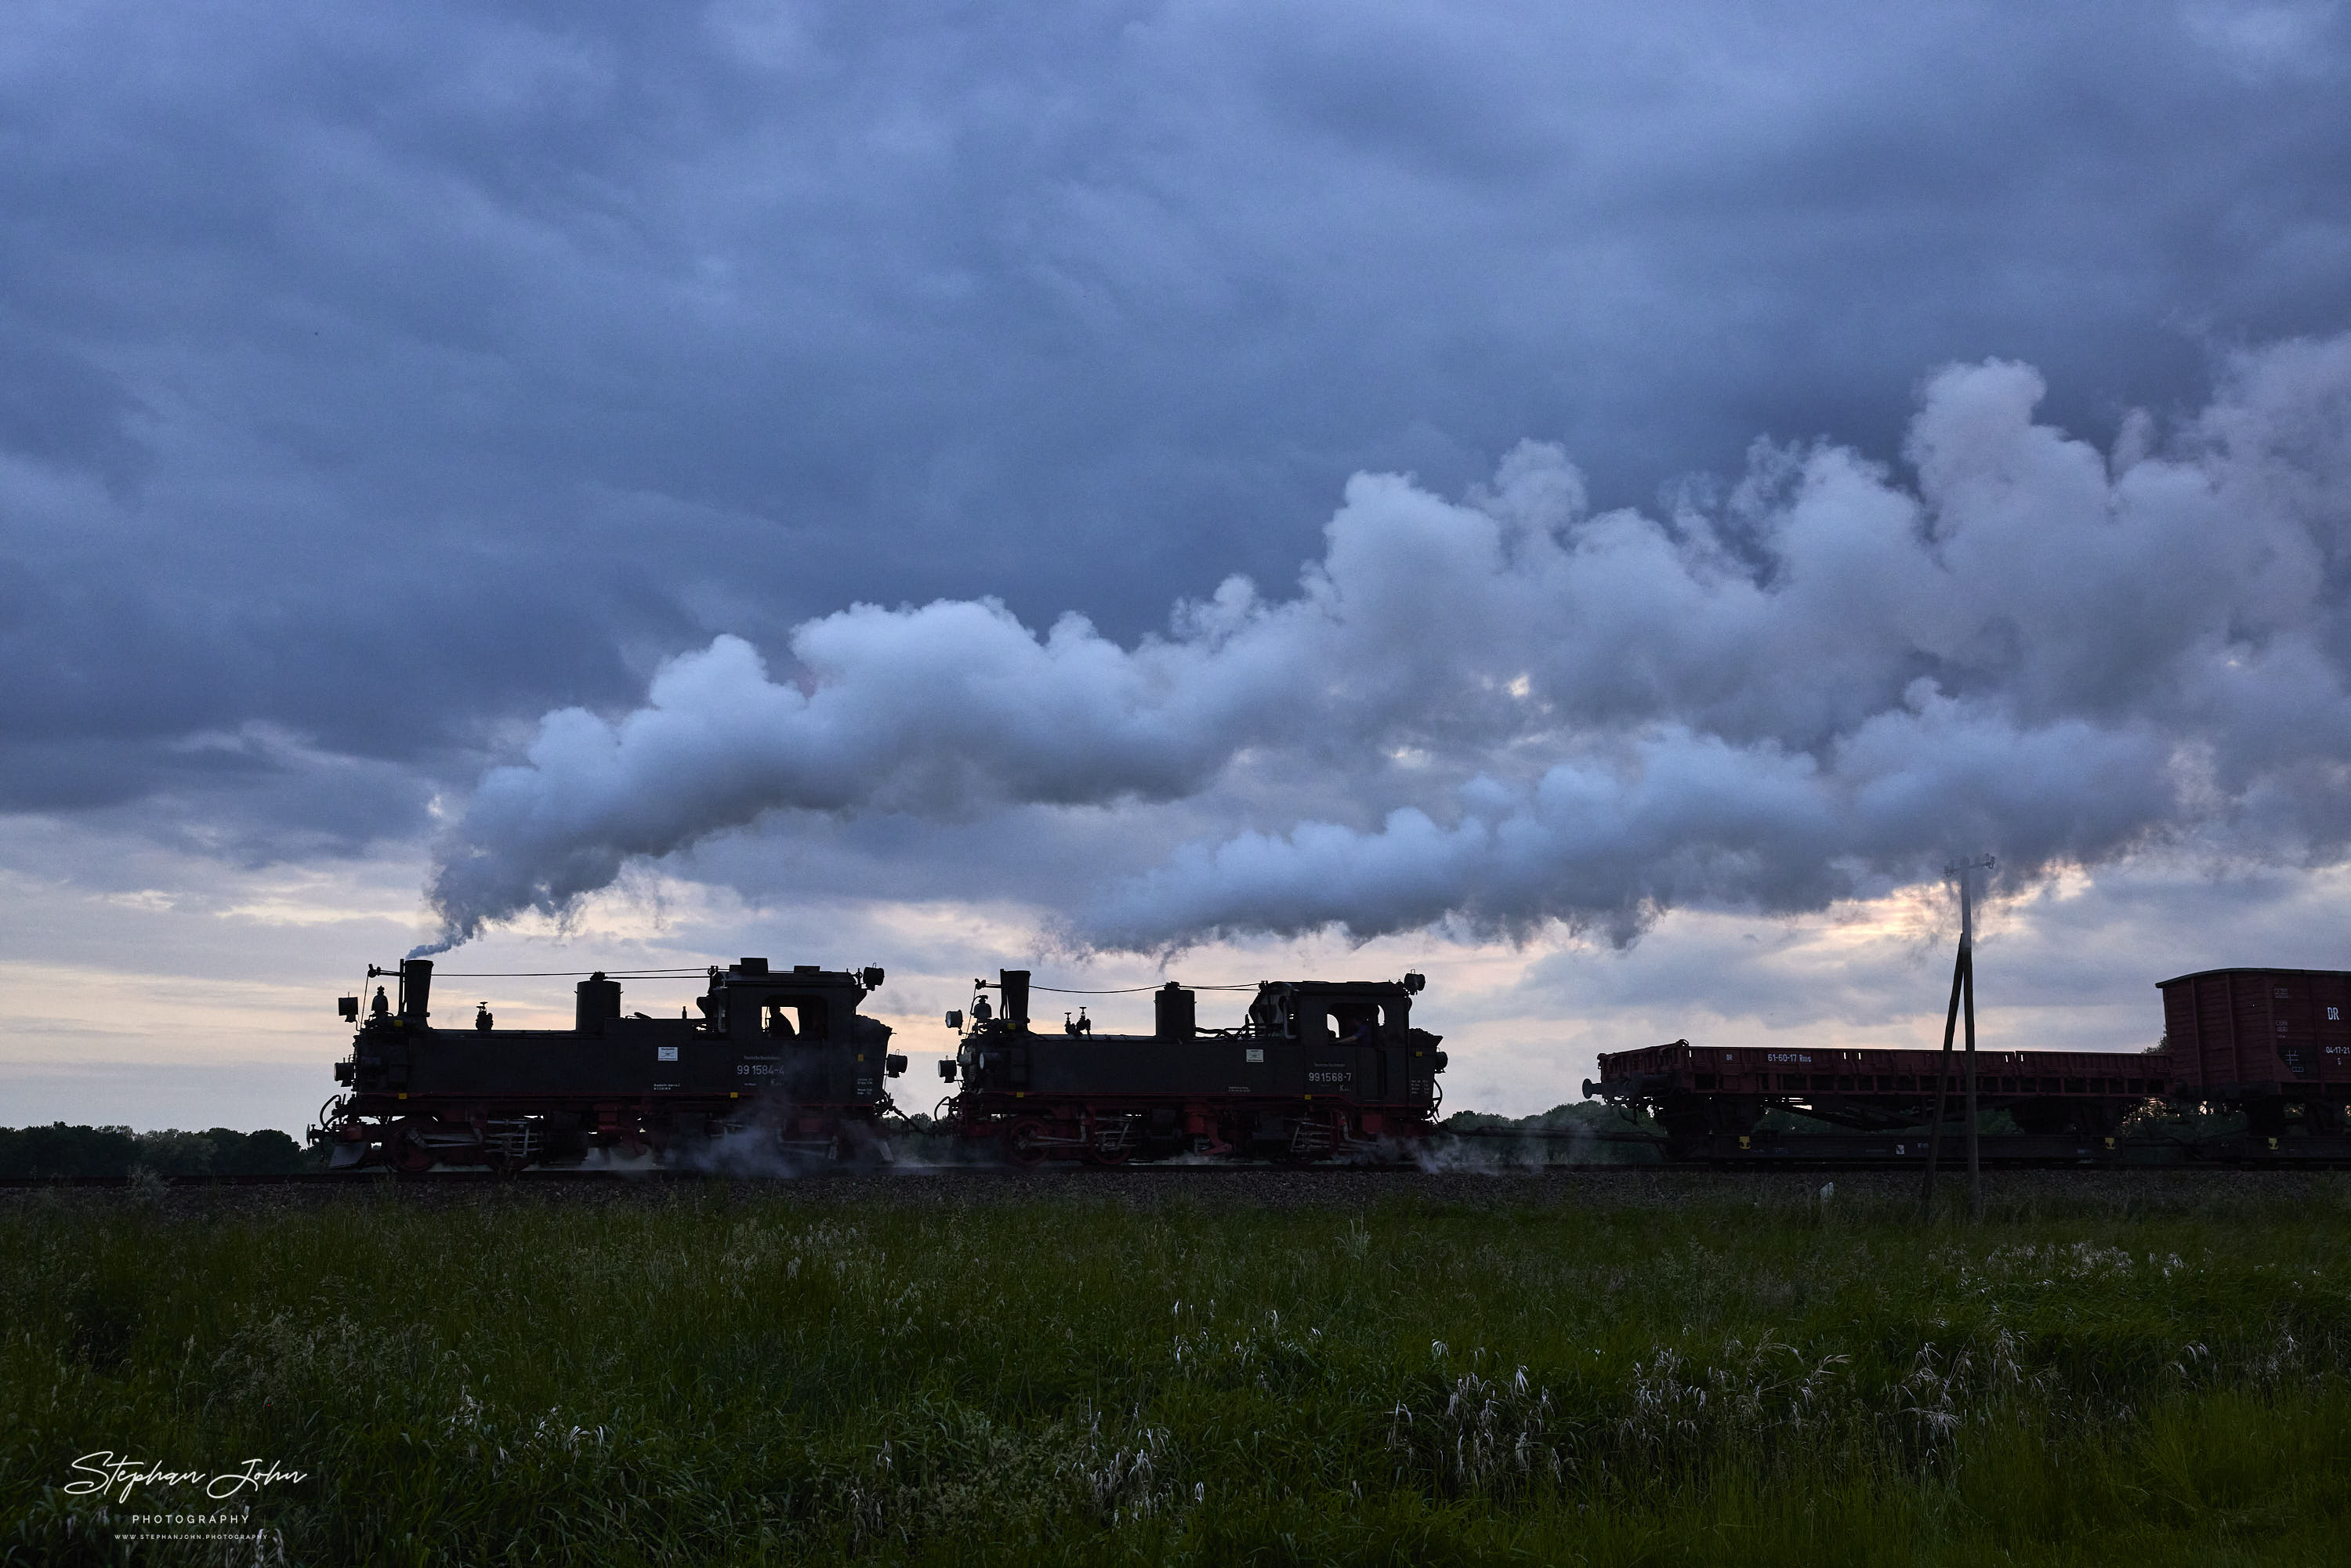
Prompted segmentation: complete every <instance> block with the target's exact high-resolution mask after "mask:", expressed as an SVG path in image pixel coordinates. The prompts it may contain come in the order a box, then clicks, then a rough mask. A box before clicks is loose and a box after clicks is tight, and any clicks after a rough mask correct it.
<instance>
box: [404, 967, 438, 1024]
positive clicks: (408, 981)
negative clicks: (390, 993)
mask: <svg viewBox="0 0 2351 1568" xmlns="http://www.w3.org/2000/svg"><path fill="white" fill-rule="evenodd" d="M432 1002H433V960H432V959H430V958H402V960H401V961H400V1016H401V1017H402V1019H405V1020H406V1021H408V1022H409V1023H412V1024H414V1025H415V1026H416V1027H417V1028H419V1029H422V1028H423V1027H424V1019H425V1016H426V1014H427V1012H428V1011H429V1010H430V1009H431V1007H432Z"/></svg>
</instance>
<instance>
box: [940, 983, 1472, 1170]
mask: <svg viewBox="0 0 2351 1568" xmlns="http://www.w3.org/2000/svg"><path fill="white" fill-rule="evenodd" d="M1424 983H1425V982H1424V981H1423V980H1422V978H1421V977H1420V976H1418V975H1406V976H1405V977H1404V978H1403V979H1402V980H1401V981H1320V980H1300V981H1279V982H1269V983H1267V984H1264V985H1260V986H1259V988H1258V989H1257V997H1256V999H1255V1000H1254V1001H1252V1002H1251V1003H1250V1004H1249V1012H1248V1015H1247V1016H1246V1017H1245V1018H1244V1019H1242V1021H1241V1023H1240V1024H1239V1026H1238V1027H1237V1028H1233V1029H1202V1028H1200V1027H1199V1024H1198V1022H1197V1020H1196V1016H1195V1014H1196V1006H1195V1004H1196V997H1195V994H1194V993H1193V992H1191V991H1189V990H1186V989H1185V988H1183V987H1181V986H1179V985H1177V984H1175V982H1174V981H1172V980H1171V981H1169V982H1168V983H1167V984H1166V985H1165V986H1164V987H1162V988H1160V989H1159V990H1158V991H1157V992H1156V993H1155V996H1154V1002H1155V1009H1156V1019H1155V1025H1156V1027H1155V1029H1154V1030H1153V1031H1152V1032H1151V1033H1149V1034H1123V1035H1097V1034H1095V1033H1094V1032H1093V1030H1092V1025H1091V1024H1090V1023H1089V1022H1088V1021H1087V1020H1086V1019H1084V1018H1083V1017H1082V1016H1081V1017H1080V1018H1079V1019H1076V1020H1074V1021H1069V1022H1065V1023H1064V1024H1063V1025H1062V1026H1061V1030H1060V1031H1059V1032H1058V1033H1057V1032H1053V1031H1051V1030H1041V1031H1040V1030H1034V1029H1031V1028H1030V1027H1029V972H1028V971H1027V970H1025V969H1004V970H1000V971H998V977H997V980H996V982H995V984H994V986H993V987H992V988H993V989H994V990H995V991H996V993H997V996H998V998H999V1001H1000V1004H1001V1005H1000V1007H999V1008H995V1009H991V1008H990V1006H989V1004H988V1000H987V995H986V994H985V993H986V992H987V990H988V989H991V987H990V986H989V985H988V984H987V982H984V981H974V982H973V985H974V987H975V988H976V989H977V991H979V992H980V993H981V994H980V995H978V996H977V998H976V999H975V1000H974V1001H973V1002H972V1005H971V1021H970V1023H969V1025H968V1026H966V1025H965V1022H964V1019H963V1018H962V1016H961V1015H960V1014H958V1013H950V1014H948V1015H947V1027H949V1028H950V1029H957V1030H962V1031H963V1033H962V1038H961V1040H960V1041H959V1043H958V1045H957V1047H956V1055H955V1060H953V1061H942V1062H940V1063H939V1073H940V1076H942V1077H944V1078H946V1079H947V1080H949V1081H951V1082H953V1081H956V1079H958V1078H960V1080H961V1089H960V1091H959V1092H957V1093H956V1095H955V1096H954V1097H952V1098H951V1099H949V1100H948V1101H946V1103H944V1105H943V1106H942V1107H941V1111H942V1117H941V1119H942V1120H943V1121H945V1122H947V1123H948V1124H952V1125H953V1126H954V1127H955V1128H956V1131H957V1132H959V1133H960V1134H963V1135H964V1136H965V1137H967V1138H972V1139H983V1140H990V1141H995V1142H997V1143H998V1145H1000V1147H1001V1148H1002V1149H1003V1151H1004V1152H1005V1153H1006V1154H1008V1155H1010V1157H1011V1158H1012V1159H1014V1160H1016V1161H1018V1162H1019V1163H1021V1164H1023V1165H1035V1164H1038V1163H1040V1161H1044V1160H1048V1159H1077V1160H1083V1161H1086V1162H1088V1163H1091V1164H1094V1165H1117V1164H1120V1163H1123V1162H1124V1161H1126V1160H1130V1159H1164V1158H1166V1157H1168V1156H1169V1155H1183V1154H1195V1155H1221V1156H1249V1157H1258V1158H1272V1159H1276V1160H1280V1161H1285V1162H1301V1163H1302V1162H1305V1161H1310V1160H1317V1159H1322V1158H1326V1157H1329V1156H1332V1155H1379V1154H1386V1155H1393V1154H1395V1153H1396V1152H1398V1151H1399V1150H1400V1149H1403V1148H1405V1147H1408V1146H1409V1145H1410V1144H1411V1143H1412V1141H1413V1140H1415V1139H1416V1138H1418V1137H1420V1136H1422V1135H1423V1134H1426V1133H1427V1131H1428V1130H1429V1126H1430V1124H1431V1120H1432V1117H1433V1115H1434V1113H1435V1112H1436V1109H1437V1104H1438V1103H1439V1102H1440V1098H1441V1096H1440V1092H1439V1091H1438V1088H1437V1074H1438V1073H1440V1072H1442V1071H1445V1053H1444V1052H1443V1051H1439V1050H1437V1043H1438V1038H1437V1036H1436V1035H1433V1034H1430V1033H1428V1032H1427V1031H1426V1030H1419V1029H1416V1028H1414V1027H1413V1023H1412V1000H1413V998H1414V997H1415V996H1416V995H1417V994H1418V993H1419V991H1420V989H1421V988H1422V986H1423V984H1424Z"/></svg>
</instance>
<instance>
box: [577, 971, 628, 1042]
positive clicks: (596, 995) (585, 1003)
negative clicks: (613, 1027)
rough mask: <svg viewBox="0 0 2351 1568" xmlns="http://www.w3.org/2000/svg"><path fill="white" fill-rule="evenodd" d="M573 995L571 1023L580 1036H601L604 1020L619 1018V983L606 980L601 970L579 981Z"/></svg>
mask: <svg viewBox="0 0 2351 1568" xmlns="http://www.w3.org/2000/svg"><path fill="white" fill-rule="evenodd" d="M574 994H575V995H576V996H577V997H578V998H579V999H578V1002H577V1005H576V1006H575V1008H574V1009H573V1012H572V1018H571V1022H572V1027H573V1028H574V1029H577V1030H579V1031H580V1033H581V1034H601V1033H603V1032H604V1020H605V1019H616V1018H619V1017H620V1016H621V982H620V981H618V980H608V979H606V978H605V977H604V971H603V970H601V969H599V970H597V971H596V972H595V973H594V974H592V975H590V976H589V977H587V978H586V979H584V980H582V981H580V984H579V986H578V988H576V990H575V993H574Z"/></svg>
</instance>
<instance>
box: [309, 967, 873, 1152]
mask: <svg viewBox="0 0 2351 1568" xmlns="http://www.w3.org/2000/svg"><path fill="white" fill-rule="evenodd" d="M368 975H369V977H370V978H371V979H372V978H375V977H379V976H384V977H392V978H393V979H394V980H395V983H396V985H397V987H398V996H397V998H396V999H393V998H386V996H385V995H384V990H383V988H382V987H378V988H376V993H375V998H374V1000H373V1004H372V1006H371V1008H370V1009H368V1013H367V1016H366V1017H365V1018H361V1016H360V998H357V997H345V998H342V1013H343V1017H344V1018H345V1019H349V1020H350V1021H352V1022H354V1023H357V1024H358V1025H359V1030H358V1033H357V1034H356V1035H355V1036H354V1037H353V1039H352V1041H351V1054H350V1057H349V1058H347V1059H346V1060H344V1061H340V1062H338V1063H337V1064H336V1066H335V1081H336V1082H339V1083H344V1084H348V1085H350V1092H347V1093H345V1094H342V1095H339V1096H338V1097H337V1098H335V1099H333V1100H330V1101H329V1102H328V1103H327V1106H326V1108H325V1109H324V1110H323V1111H322V1112H321V1113H320V1114H319V1125H318V1126H317V1127H316V1128H314V1129H313V1130H312V1137H313V1139H314V1141H321V1142H324V1143H326V1144H327V1145H329V1149H330V1150H331V1157H330V1165H331V1167H332V1168H334V1169H338V1170H344V1169H350V1168H353V1167H357V1166H392V1168H393V1169H395V1170H400V1171H407V1172H417V1171H423V1170H428V1169H431V1168H432V1167H433V1166H435V1165H469V1166H489V1167H491V1168H493V1169H502V1170H519V1169H521V1168H523V1167H524V1166H531V1165H538V1164H574V1163H578V1162H579V1161H580V1160H582V1159H584V1158H585V1157H586V1156H587V1155H589V1153H590V1150H591V1149H595V1150H601V1151H603V1152H604V1153H605V1154H606V1155H608V1156H613V1157H619V1158H622V1159H628V1158H636V1157H643V1156H646V1155H657V1156H673V1157H674V1156H676V1155H682V1154H683V1155H690V1154H692V1153H693V1152H694V1151H695V1150H697V1149H701V1148H705V1147H708V1146H709V1145H713V1144H714V1143H716V1141H718V1140H721V1139H726V1138H729V1137H740V1136H743V1135H746V1134H748V1135H750V1136H752V1137H753V1138H755V1139H756V1140H758V1142H759V1143H761V1144H762V1145H766V1146H770V1147H772V1148H774V1149H775V1150H777V1151H778V1152H780V1153H783V1154H787V1155H814V1156H819V1157H824V1158H832V1159H839V1158H853V1157H868V1156H871V1157H886V1152H887V1151H886V1148H885V1146H884V1145H883V1144H882V1143H881V1140H880V1139H879V1138H878V1137H877V1135H876V1128H877V1124H878V1123H879V1122H880V1120H881V1118H882V1117H883V1115H884V1114H885V1113H889V1112H890V1111H892V1110H893V1106H892V1104H891V1101H890V1095H889V1092H888V1089H887V1083H886V1081H887V1080H888V1079H891V1078H894V1077H896V1076H898V1075H899V1074H901V1073H903V1072H904V1071H905V1070H906V1059H905V1058H904V1057H903V1056H894V1055H892V1054H891V1053H890V1050H889V1045H890V1026H889V1025H887V1024H885V1023H883V1022H881V1021H880V1020H878V1019H870V1018H867V1017H865V1016H864V1015H862V1013H860V1012H859V1011H858V1010H857V1008H858V1004H859V1003H861V1002H862V1001H863V1000H864V999H865V998H866V995H867V993H868V992H870V991H872V990H873V989H874V988H877V987H879V986H880V985H881V984H882V971H881V970H880V969H876V968H868V969H861V970H857V971H855V972H850V971H845V970H839V969H820V968H818V967H815V966H814V965H804V966H801V967H797V968H793V969H789V970H783V969H770V968H768V961H767V960H766V959H765V958H745V959H743V960H742V961H741V962H739V963H737V964H735V965H734V966H732V967H728V968H725V969H720V968H717V967H713V968H712V969H711V970H710V983H709V988H708V989H707V990H706V991H705V994H704V995H703V996H702V997H700V998H698V999H697V1000H696V1003H695V1006H696V1008H697V1009H698V1010H699V1011H700V1013H701V1015H702V1016H701V1017H699V1018H694V1017H679V1018H674V1019H657V1018H648V1017H646V1016H645V1015H644V1014H643V1013H636V1014H632V1015H628V1016H623V1015H622V1011H621V985H620V982H619V981H617V980H612V979H608V978H606V977H604V976H603V975H602V974H601V973H600V974H596V975H592V976H590V977H589V978H587V979H585V980H582V981H580V984H579V987H578V1012H577V1015H576V1017H575V1019H574V1027H572V1028H570V1029H568V1030H501V1029H493V1028H491V1027H489V1023H490V1019H489V1018H488V1015H487V1014H483V1015H480V1016H479V1017H478V1018H477V1019H476V1020H475V1028H472V1029H455V1030H453V1029H435V1028H434V1026H433V1024H432V1022H431V1012H430V1004H431V1001H432V994H433V965H432V963H431V962H430V961H429V960H427V959H423V958H411V959H409V960H408V961H407V962H405V963H403V964H402V965H401V966H400V967H399V968H398V969H397V970H396V971H386V970H380V969H375V968H371V969H370V970H369V971H368Z"/></svg>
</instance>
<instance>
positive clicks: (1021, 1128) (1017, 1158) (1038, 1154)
mask: <svg viewBox="0 0 2351 1568" xmlns="http://www.w3.org/2000/svg"><path fill="white" fill-rule="evenodd" d="M1004 1147H1005V1150H1006V1152H1007V1153H1008V1154H1009V1155H1011V1156H1012V1159H1013V1162H1014V1163H1015V1164H1016V1165H1024V1166H1033V1165H1041V1164H1043V1163H1044V1159H1045V1124H1044V1123H1042V1122H1040V1121H1039V1120H1037V1119H1036V1118H1035V1117H1034V1116H1024V1117H1022V1118H1021V1119H1020V1120H1019V1121H1018V1122H1015V1123H1013V1124H1012V1125H1011V1127H1010V1128H1009V1129H1008V1131H1007V1132H1006V1133H1005V1134H1004Z"/></svg>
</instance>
